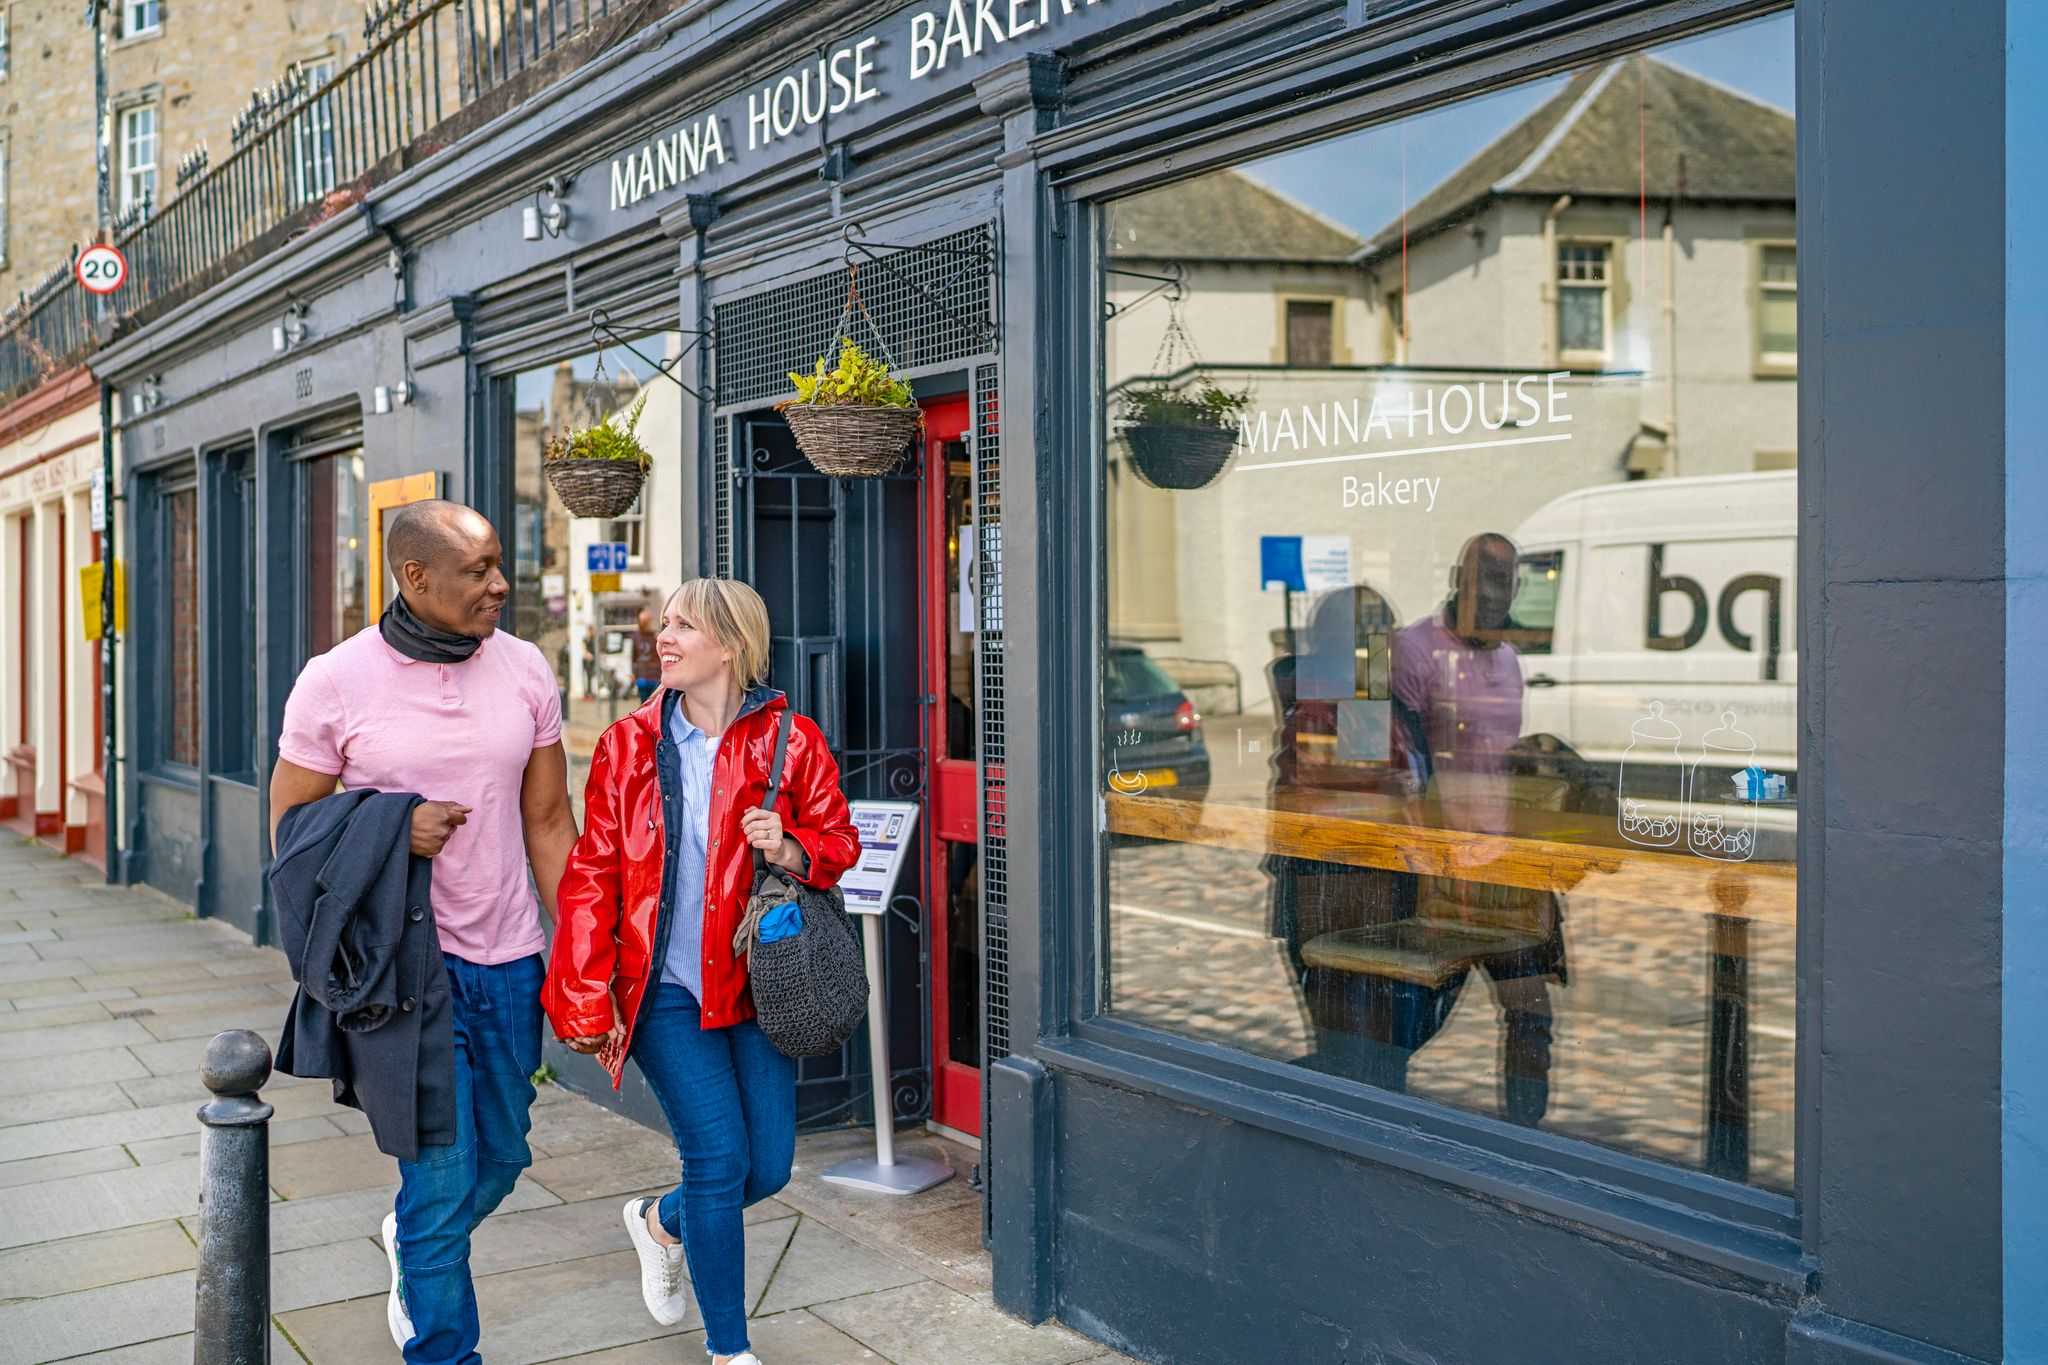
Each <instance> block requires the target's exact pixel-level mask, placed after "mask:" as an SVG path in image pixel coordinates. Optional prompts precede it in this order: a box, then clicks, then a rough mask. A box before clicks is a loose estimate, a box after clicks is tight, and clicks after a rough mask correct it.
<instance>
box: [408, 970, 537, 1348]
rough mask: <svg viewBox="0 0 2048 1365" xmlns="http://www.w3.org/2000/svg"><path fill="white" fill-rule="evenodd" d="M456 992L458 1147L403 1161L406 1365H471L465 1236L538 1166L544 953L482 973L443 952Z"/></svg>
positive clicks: (472, 1319)
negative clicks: (535, 1118) (536, 1103)
mask: <svg viewBox="0 0 2048 1365" xmlns="http://www.w3.org/2000/svg"><path fill="white" fill-rule="evenodd" d="M442 960H443V961H444V962H445V963H446V964H447V967H448V990H449V993H450V995H451V996H452V997H453V1000H452V1003H453V1005H454V1009H453V1010H452V1011H451V1012H452V1014H453V1015H454V1032H455V1141H454V1142H453V1143H451V1144H449V1145H447V1146H441V1147H422V1148H421V1149H420V1155H419V1160H417V1161H401V1162H399V1163H398V1179H399V1185H398V1271H399V1280H400V1284H401V1295H402V1297H403V1298H404V1300H405V1307H406V1311H407V1312H408V1313H409V1314H411V1316H412V1327H413V1338H412V1340H411V1341H410V1342H408V1343H407V1344H406V1347H405V1358H406V1360H407V1362H408V1365H475V1363H476V1362H478V1361H481V1360H482V1357H481V1356H479V1355H478V1354H477V1350H476V1346H477V1336H478V1331H479V1329H478V1326H477V1318H476V1288H475V1286H474V1285H473V1284H471V1283H470V1278H469V1234H470V1233H471V1232H473V1231H474V1230H475V1229H476V1225H477V1224H478V1223H481V1222H483V1221H484V1218H485V1216H486V1215H488V1214H489V1213H490V1211H491V1210H492V1209H495V1208H496V1207H498V1205H499V1203H500V1202H502V1201H503V1200H504V1198H505V1196H506V1195H508V1194H510V1193H512V1187H513V1186H514V1185H515V1184H517V1183H518V1181H519V1173H520V1172H521V1171H523V1170H525V1169H526V1168H527V1167H528V1166H529V1165H531V1164H532V1162H533V1153H532V1151H531V1150H530V1149H529V1148H528V1147H527V1145H526V1134H527V1130H528V1129H529V1128H531V1127H532V1120H531V1117H530V1114H529V1111H530V1110H531V1108H532V1106H533V1073H534V1072H535V1071H538V1070H539V1069H540V983H541V977H542V975H543V974H544V971H545V968H544V967H543V965H542V963H541V960H540V955H539V954H535V955H533V956H531V957H523V958H520V959H519V960H518V961H516V962H504V963H499V964H498V965H496V966H483V965H481V964H479V963H475V962H468V961H465V960H464V959H462V958H459V957H451V956H448V955H446V954H443V957H442Z"/></svg>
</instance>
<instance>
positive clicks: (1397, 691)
mask: <svg viewBox="0 0 2048 1365" xmlns="http://www.w3.org/2000/svg"><path fill="white" fill-rule="evenodd" d="M1515 561H1516V553H1515V546H1514V543H1513V542H1512V541H1510V540H1509V539H1508V538H1507V537H1506V536H1503V535H1498V534H1494V533H1491V532H1488V533H1483V534H1480V535H1476V536H1474V537H1472V539H1470V540H1468V541H1466V542H1465V545H1464V548H1463V549H1462V550H1461V551H1460V552H1459V554H1458V561H1457V564H1456V566H1455V568H1454V569H1453V571H1452V576H1451V591H1450V595H1449V597H1448V598H1446V600H1445V601H1444V604H1443V606H1442V607H1441V608H1440V609H1439V610H1437V611H1435V612H1432V613H1430V614H1429V615H1428V616H1426V617H1424V618H1423V619H1421V620H1419V621H1416V622H1415V623H1413V624H1412V625H1409V626H1406V627H1403V628H1402V629H1401V630H1399V631H1396V632H1395V634H1394V641H1393V692H1394V706H1393V713H1394V723H1393V731H1394V733H1393V746H1392V747H1393V753H1394V758H1395V763H1396V765H1397V767H1398V768H1399V769H1400V770H1402V771H1403V772H1404V774H1405V777H1406V780H1407V783H1408V785H1409V789H1410V791H1411V792H1412V793H1413V794H1414V795H1415V796H1416V797H1418V798H1420V801H1421V809H1420V810H1419V811H1418V812H1417V814H1416V815H1415V816H1414V819H1415V823H1417V824H1423V825H1434V826H1436V827H1438V828H1441V829H1445V830H1450V831H1455V832H1458V833H1462V834H1470V835H1481V836H1486V835H1507V834H1510V833H1511V832H1512V828H1513V826H1512V820H1513V815H1512V812H1513V810H1514V809H1515V808H1517V807H1520V808H1538V809H1553V810H1555V809H1560V808H1562V804H1563V802H1564V800H1565V799H1566V797H1567V795H1568V791H1567V788H1566V785H1565V784H1564V783H1562V782H1560V781H1558V780H1556V779H1553V778H1547V777H1540V776H1525V775H1520V774H1518V773H1517V772H1516V771H1515V770H1516V768H1517V767H1518V766H1520V765H1518V764H1517V763H1516V762H1515V750H1516V747H1517V742H1518V741H1519V740H1520V739H1521V738H1522V666H1521V659H1520V656H1519V655H1518V654H1517V653H1516V651H1515V647H1514V645H1513V644H1512V643H1510V642H1509V641H1510V639H1511V638H1512V635H1513V633H1514V627H1513V622H1512V620H1511V614H1512V608H1513V605H1514V596H1515V581H1516V574H1515ZM1466 847H1467V848H1469V849H1470V850H1471V852H1470V854H1469V857H1470V863H1469V865H1467V866H1464V867H1458V868H1454V872H1455V875H1448V876H1426V877H1421V878H1419V879H1418V885H1417V887H1416V908H1415V924H1414V925H1413V934H1414V937H1413V939H1412V940H1411V941H1412V942H1414V943H1415V944H1417V945H1418V946H1420V947H1422V948H1423V950H1424V953H1425V955H1426V956H1429V957H1432V958H1434V960H1435V962H1436V963H1437V970H1438V971H1439V972H1440V973H1441V975H1440V976H1438V977H1437V979H1436V980H1434V981H1433V982H1431V981H1428V980H1427V979H1426V978H1427V977H1428V976H1430V975H1431V973H1428V972H1424V973H1419V974H1418V975H1419V976H1421V977H1423V978H1424V979H1417V980H1404V979H1397V978H1389V979H1388V980H1387V982H1386V985H1385V989H1386V991H1387V994H1388V999H1387V1001H1386V1006H1387V1008H1388V1009H1389V1010H1390V1012H1391V1015H1392V1018H1391V1020H1390V1021H1389V1023H1390V1028H1389V1033H1390V1034H1391V1042H1392V1044H1393V1047H1394V1049H1395V1050H1396V1051H1397V1052H1400V1053H1403V1054H1406V1053H1412V1052H1413V1051H1415V1050H1419V1049H1420V1048H1422V1047H1423V1046H1424V1045H1425V1044H1427V1043H1428V1042H1429V1040H1430V1039H1432V1038H1434V1037H1435V1036H1436V1034H1437V1032H1438V1031H1439V1030H1440V1029H1442V1028H1443V1026H1444V1023H1445V1022H1446V1021H1447V1020H1448V1019H1449V1018H1450V1013H1451V1009H1452V1007H1453V1006H1454V1005H1455V1004H1456V1003H1457V999H1458V995H1459V994H1460V992H1462V991H1463V989H1464V986H1465V982H1466V981H1467V980H1468V979H1469V978H1470V976H1471V973H1472V969H1473V968H1474V967H1478V968H1480V969H1482V970H1484V971H1485V973H1486V975H1487V979H1488V981H1489V982H1490V983H1491V984H1492V987H1493V995H1494V999H1495V1001H1496V1002H1497V1003H1498V1004H1499V1006H1500V1009H1501V1013H1502V1017H1503V1033H1504V1037H1503V1056H1502V1075H1503V1081H1504V1085H1503V1092H1504V1093H1503V1106H1502V1107H1503V1109H1504V1111H1505V1116H1506V1117H1507V1118H1508V1119H1509V1120H1511V1121H1512V1122H1515V1123H1522V1124H1528V1125H1534V1124H1536V1123H1538V1122H1539V1121H1541V1119H1542V1118H1543V1114H1544V1111H1545V1110H1546V1108H1547V1107H1548V1105H1549V1095H1550V1036H1551V1007H1550V983H1551V982H1552V981H1556V982H1558V983H1560V984H1562V983H1563V981H1564V938H1563V934H1562V930H1561V926H1560V923H1559V916H1558V902H1557V898H1556V897H1555V896H1554V895H1553V894H1552V893H1550V892H1548V891H1542V890H1536V889H1530V888H1523V887H1514V886H1502V885H1496V884H1493V883H1491V882H1489V881H1488V880H1487V864H1488V863H1489V862H1491V861H1492V860H1493V859H1495V858H1497V857H1499V856H1500V851H1499V849H1498V846H1497V845H1494V844H1492V843H1491V841H1488V840H1485V839H1481V840H1479V841H1477V842H1475V843H1472V844H1469V845H1467V846H1466ZM1394 1069H1395V1071H1396V1072H1397V1073H1398V1074H1395V1075H1390V1076H1388V1077H1386V1078H1383V1083H1392V1084H1394V1085H1396V1087H1397V1088H1398V1086H1399V1085H1400V1084H1401V1083H1404V1082H1405V1073H1406V1056H1405V1055H1402V1056H1400V1057H1399V1059H1398V1061H1397V1063H1396V1066H1395V1068H1394Z"/></svg>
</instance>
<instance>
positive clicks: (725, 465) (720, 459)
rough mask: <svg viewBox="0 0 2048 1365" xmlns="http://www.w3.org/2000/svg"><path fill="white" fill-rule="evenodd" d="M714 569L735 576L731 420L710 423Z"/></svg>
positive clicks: (719, 574)
mask: <svg viewBox="0 0 2048 1365" xmlns="http://www.w3.org/2000/svg"><path fill="white" fill-rule="evenodd" d="M711 558H712V568H711V572H712V573H713V574H714V575H715V576H717V577H719V578H731V577H732V421H731V419H730V418H725V417H721V418H718V419H717V420H716V421H714V422H712V424H711Z"/></svg>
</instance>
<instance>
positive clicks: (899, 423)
mask: <svg viewBox="0 0 2048 1365" xmlns="http://www.w3.org/2000/svg"><path fill="white" fill-rule="evenodd" d="M782 415H783V416H784V417H786V418H788V419H789V427H790V430H791V431H793V432H795V433H796V444H797V449H799V450H801V451H803V453H804V458H805V459H807V460H809V461H810V462H811V463H812V465H814V466H816V468H817V470H818V472H819V473H821V474H830V475H832V476H833V477H834V478H840V479H872V478H877V477H879V476H881V475H883V474H887V473H890V472H892V471H893V470H894V469H895V468H896V467H897V466H898V465H900V464H902V463H903V456H904V454H905V453H906V452H907V451H908V450H909V449H910V438H911V437H913V436H915V435H916V434H917V429H918V427H919V426H920V425H921V424H922V423H923V420H924V414H923V413H922V412H920V411H919V410H918V409H916V408H891V407H882V406H879V405H870V404H866V403H791V404H790V405H789V406H788V407H786V408H784V409H783V410H782Z"/></svg>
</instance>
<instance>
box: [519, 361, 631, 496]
mask: <svg viewBox="0 0 2048 1365" xmlns="http://www.w3.org/2000/svg"><path fill="white" fill-rule="evenodd" d="M593 382H594V381H593ZM646 406H647V397H646V395H645V394H642V395H641V397H640V401H639V402H637V403H635V404H634V405H633V406H632V409H631V410H630V411H629V412H628V413H627V414H626V420H625V422H624V424H623V425H621V424H619V423H616V422H614V421H613V420H612V419H611V418H605V419H604V420H602V421H597V422H593V423H592V424H591V425H590V426H587V427H584V428H583V429H581V430H580V431H572V432H570V433H568V434H567V435H563V436H556V437H553V438H552V439H550V440H549V441H548V444H547V450H546V452H545V457H544V459H543V460H542V463H541V470H542V472H543V473H545V474H546V475H547V476H548V482H549V483H550V484H552V485H554V489H555V496H556V497H558V498H560V499H561V500H562V506H564V507H566V508H568V509H569V514H570V515H571V516H577V517H604V518H611V517H621V516H624V515H625V514H626V513H627V512H629V511H631V510H632V508H633V502H634V499H636V498H638V497H639V496H640V485H641V484H643V483H645V482H646V481H647V470H648V468H649V467H650V466H651V465H652V464H653V463H654V456H653V455H651V454H649V453H648V450H647V447H646V446H644V445H641V444H640V438H639V437H638V436H637V435H635V434H634V433H635V430H636V429H637V428H638V427H639V425H640V413H641V410H642V409H644V408H645V407H646Z"/></svg>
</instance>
